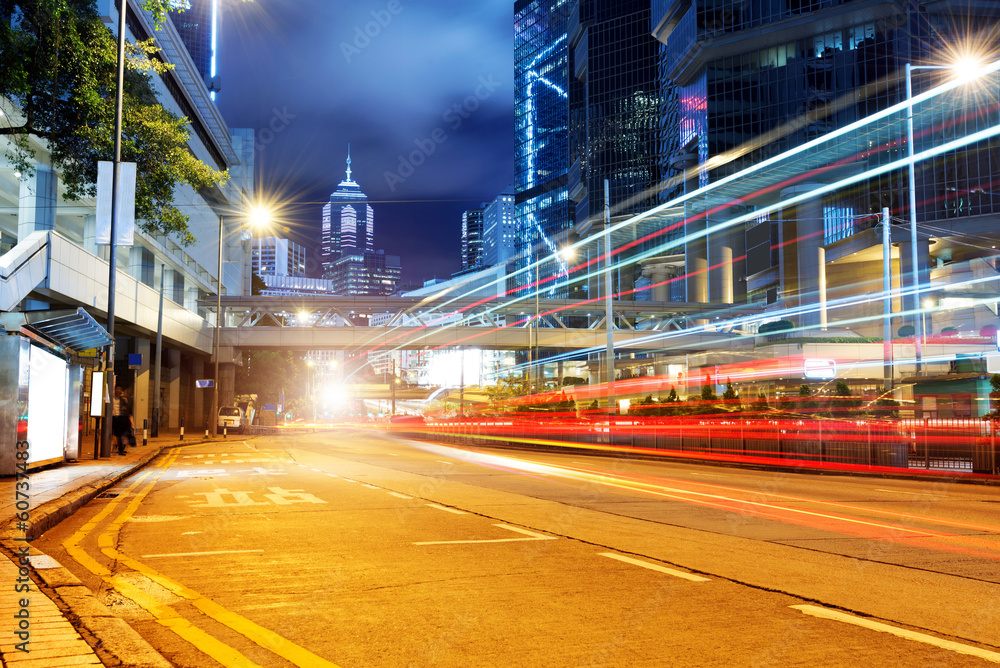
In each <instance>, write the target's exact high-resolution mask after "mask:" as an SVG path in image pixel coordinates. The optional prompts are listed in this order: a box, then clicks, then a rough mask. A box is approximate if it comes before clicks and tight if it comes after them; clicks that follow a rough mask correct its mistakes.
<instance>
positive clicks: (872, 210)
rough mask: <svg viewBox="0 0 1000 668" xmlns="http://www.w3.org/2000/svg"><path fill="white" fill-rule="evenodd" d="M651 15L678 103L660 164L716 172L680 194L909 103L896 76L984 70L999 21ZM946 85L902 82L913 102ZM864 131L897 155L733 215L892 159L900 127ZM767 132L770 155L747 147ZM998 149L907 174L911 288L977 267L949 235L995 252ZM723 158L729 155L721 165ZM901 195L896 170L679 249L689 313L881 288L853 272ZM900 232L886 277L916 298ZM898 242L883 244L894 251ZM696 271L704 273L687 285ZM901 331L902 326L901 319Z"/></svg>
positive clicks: (919, 79)
mask: <svg viewBox="0 0 1000 668" xmlns="http://www.w3.org/2000/svg"><path fill="white" fill-rule="evenodd" d="M652 6H653V15H652V17H651V24H650V27H651V29H652V33H653V35H654V36H655V37H656V38H657V40H658V41H659V42H660V47H659V48H660V62H659V65H660V77H661V81H660V83H661V86H662V89H663V90H664V91H665V94H664V96H665V98H667V97H671V98H672V99H673V100H675V107H674V108H673V110H672V111H671V113H672V114H673V115H674V122H673V123H671V124H670V125H669V126H664V130H665V133H666V134H665V136H664V137H663V145H665V146H670V147H671V150H672V151H673V155H671V156H668V157H667V159H668V161H672V164H673V165H674V166H676V167H697V166H699V165H707V164H709V161H713V167H712V168H711V169H705V170H697V171H695V172H693V173H694V174H695V175H694V176H693V178H690V179H689V180H688V181H687V183H686V186H685V187H686V189H687V190H688V191H690V190H692V189H694V188H697V187H699V186H704V185H707V184H709V183H712V182H714V181H717V180H719V179H721V178H723V177H726V176H728V175H731V174H733V173H736V172H738V171H740V170H743V169H746V168H748V167H750V166H753V165H756V164H759V163H760V162H762V161H763V160H765V159H767V158H769V157H771V156H773V155H777V154H779V153H781V152H783V151H787V150H789V149H792V148H794V147H797V146H801V145H803V144H805V143H806V142H808V141H810V140H813V139H816V138H818V137H822V136H824V135H826V134H827V133H830V132H832V131H834V130H836V129H838V128H843V127H845V126H847V125H848V124H850V123H852V122H854V121H857V120H860V119H863V118H865V117H867V116H870V115H871V114H873V113H875V112H878V111H881V110H883V109H886V108H888V107H889V106H891V105H895V104H898V103H901V102H903V101H905V99H906V88H905V74H904V72H905V66H906V64H907V63H911V64H914V65H921V66H923V65H937V66H941V65H946V64H947V63H948V62H949V61H950V60H953V59H954V53H955V50H956V48H960V46H961V45H970V47H971V48H972V50H979V51H981V52H983V53H981V54H980V55H983V56H985V57H987V58H990V57H993V58H995V57H996V43H997V32H996V31H997V25H998V13H1000V6H998V4H997V3H982V2H967V1H965V0H954V1H947V0H945V1H939V2H928V1H923V0H919V1H914V2H908V3H893V2H881V3H879V2H868V1H866V0H763V1H759V2H757V1H755V2H746V1H744V0H693V1H688V0H673V1H671V0H656V1H654V2H653V3H652ZM977 45H978V46H977ZM946 76H948V75H947V74H946V73H944V72H940V71H938V72H933V71H925V70H924V71H914V76H913V93H914V94H915V95H916V94H919V93H920V92H921V91H922V90H926V89H928V88H930V87H932V86H934V85H936V84H938V83H940V82H941V81H942V78H943V77H946ZM662 117H663V118H666V114H664V115H662ZM985 122H986V121H985V120H984V119H980V118H955V119H941V120H940V121H936V122H935V124H934V125H935V126H936V127H934V128H928V131H927V132H922V133H918V134H917V135H916V136H915V141H914V145H913V150H914V152H916V153H919V152H920V151H921V150H925V149H927V148H929V147H931V146H934V145H936V144H939V143H941V142H942V141H944V140H946V139H947V138H949V137H953V136H955V134H956V133H958V132H962V133H966V132H973V131H975V130H977V129H980V128H982V127H984V125H983V123H985ZM869 132H870V137H869V142H868V143H869V145H871V146H881V145H889V146H896V147H898V148H895V149H894V150H880V151H877V152H873V153H872V154H871V155H868V156H864V157H862V158H859V159H858V160H857V161H856V162H854V163H853V164H852V165H844V166H843V167H842V168H840V169H839V170H829V171H828V173H826V174H821V175H815V176H813V177H811V178H810V180H809V181H808V182H802V183H797V184H795V185H791V186H789V187H788V188H785V189H782V190H776V191H774V192H771V193H767V194H765V195H761V196H758V197H756V198H754V199H752V200H748V201H747V202H745V203H743V204H741V207H740V208H741V212H743V213H746V212H752V211H753V210H754V209H755V208H758V207H760V206H762V205H766V204H773V203H775V202H780V201H782V200H784V199H787V198H789V197H791V196H794V195H801V194H803V193H805V192H808V191H809V190H811V189H815V188H817V187H819V186H822V185H824V184H826V183H831V182H833V181H836V180H839V179H841V178H843V176H844V175H845V173H846V172H848V171H850V169H857V170H860V169H865V168H873V167H877V166H879V165H882V164H889V163H890V162H892V161H895V160H899V159H900V158H901V157H904V152H905V150H906V148H905V142H904V141H899V134H898V128H889V127H885V128H884V129H882V130H878V129H877V130H874V131H869ZM768 133H771V136H770V137H769V138H768V140H767V141H766V142H757V140H758V139H759V138H761V137H762V136H765V135H767V134H768ZM671 134H672V136H670V135H671ZM998 150H1000V143H998V142H997V140H996V139H994V140H992V141H985V142H981V143H978V144H973V145H971V146H969V147H968V148H965V149H962V150H960V151H957V152H951V153H946V154H943V155H942V156H940V157H938V158H936V159H934V160H933V161H929V162H926V163H922V164H921V165H920V166H919V168H918V169H917V170H916V187H915V191H914V195H915V201H916V209H915V211H916V219H917V223H918V225H919V227H920V229H921V232H920V233H919V234H918V239H917V242H916V244H917V256H918V267H917V273H918V275H919V276H920V284H921V285H924V286H926V285H928V284H929V281H932V280H936V281H944V282H947V281H948V280H950V278H949V277H950V274H949V272H950V271H951V270H950V269H948V268H947V267H948V266H950V265H951V266H953V265H955V263H956V261H957V260H958V259H959V258H962V259H963V260H969V258H972V257H973V256H976V255H981V254H982V249H980V250H975V249H973V248H971V247H968V245H967V244H962V243H961V242H958V241H957V238H958V236H959V235H960V234H963V235H968V234H976V235H987V236H984V237H982V239H981V243H980V245H981V246H983V247H984V248H986V247H988V246H989V245H992V241H990V242H989V243H985V245H984V242H985V240H986V239H987V238H995V237H996V229H997V228H996V214H997V212H998V211H1000V197H997V196H996V195H995V194H993V193H994V192H995V190H996V189H995V188H992V186H991V184H993V183H995V179H996V177H995V175H996V174H997V170H998V167H1000V158H998V155H1000V153H998ZM727 154H728V155H729V156H731V157H730V158H728V159H725V160H720V159H719V158H720V157H721V156H724V155H727ZM909 197H910V193H909V190H908V170H906V169H902V170H896V171H891V172H887V173H885V174H883V175H881V176H878V177H872V178H869V179H866V180H864V181H861V182H859V183H858V184H856V185H855V186H854V187H853V188H852V189H851V190H849V191H845V190H843V189H841V190H838V191H837V192H835V193H831V194H827V195H822V196H817V197H815V198H814V199H812V200H807V201H805V202H800V203H799V204H798V205H796V206H790V207H788V208H786V209H784V210H782V211H781V212H780V213H776V214H771V215H769V216H763V215H762V216H761V217H759V218H758V219H756V220H753V221H752V222H750V223H747V224H746V226H739V227H738V229H730V230H727V231H724V232H721V233H719V234H712V235H710V236H709V237H708V238H707V243H706V240H705V239H702V240H701V241H696V242H693V243H690V244H688V245H687V246H686V247H685V248H684V249H682V250H683V254H684V264H685V267H686V268H687V274H688V278H687V280H686V297H687V300H688V301H696V302H698V301H705V302H736V303H738V302H745V301H749V302H757V303H761V304H775V305H776V307H780V306H784V307H795V306H797V305H808V304H810V303H811V302H810V301H809V300H811V299H819V303H821V304H825V299H826V294H827V293H828V292H830V293H832V294H836V291H837V290H841V291H843V290H844V289H847V286H849V285H851V284H852V283H853V282H854V281H856V280H858V277H859V276H863V275H866V274H870V273H872V272H873V271H876V272H877V273H876V274H875V276H876V277H878V276H880V272H881V270H880V269H875V268H874V267H872V266H869V265H871V264H872V263H871V262H868V264H865V262H866V261H867V257H868V256H866V254H865V253H862V251H865V250H867V249H870V248H872V247H874V246H876V245H877V244H878V239H877V236H876V235H875V234H874V233H873V232H872V231H871V230H872V228H873V227H874V226H875V225H876V224H877V223H878V222H879V217H880V215H881V212H882V208H883V207H888V208H889V209H890V212H891V215H892V216H894V217H895V218H896V219H897V221H900V222H904V223H905V222H906V221H907V220H908V219H909V215H910V206H909ZM726 215H729V212H720V215H719V216H712V217H710V218H709V220H708V223H709V224H712V223H714V222H717V221H719V220H724V219H725V216H726ZM705 224H706V221H705V220H704V219H699V220H694V221H691V222H690V223H689V224H688V227H687V228H686V229H685V231H686V232H689V233H690V232H697V231H699V230H701V229H704V226H705ZM904 230H905V231H904ZM899 231H900V233H901V234H900V237H901V240H902V241H904V246H903V249H904V250H905V252H900V254H899V261H898V265H897V268H896V269H894V270H893V271H894V273H895V272H898V273H899V274H900V275H902V276H904V277H907V281H906V282H907V283H909V284H912V279H911V278H910V277H911V276H913V274H914V273H915V272H914V271H913V266H912V260H911V258H912V254H911V252H910V249H911V248H912V247H911V246H909V244H910V236H909V232H908V229H907V228H905V227H904V228H903V229H900V230H899ZM896 235H897V233H896V232H895V231H893V241H894V242H895V241H896ZM792 242H795V243H794V246H790V245H789V244H791V243H792ZM791 248H794V252H793V251H791V250H789V249H791ZM793 256H794V257H793ZM744 257H745V260H744V259H742V258H744ZM879 257H881V256H880V255H879ZM697 267H706V268H707V270H706V271H703V272H697V273H696V274H695V273H693V272H691V268H697ZM957 270H958V269H955V271H957ZM801 295H805V297H802V296H801ZM810 295H812V296H810ZM816 295H818V296H816ZM902 299H903V310H904V311H912V310H913V309H914V308H915V306H916V304H915V302H914V301H913V298H912V296H909V295H904V296H903V298H902ZM881 308H882V306H881V305H880V304H879V303H876V301H874V300H873V301H872V303H871V304H868V305H867V306H858V309H859V311H865V309H867V310H868V311H869V312H870V313H869V315H877V314H878V313H879V312H880V310H881ZM984 310H985V309H984ZM859 315H861V316H863V315H865V314H864V313H860V312H859ZM825 318H826V311H825V306H823V307H821V308H814V309H809V311H808V312H807V313H803V314H802V315H800V316H798V317H797V318H796V320H797V324H799V325H801V326H806V327H814V326H816V327H818V326H825ZM908 319H910V322H911V324H912V323H913V320H912V316H911V317H909V318H908ZM873 322H875V323H877V319H876V321H873ZM917 324H919V323H917ZM870 328H871V330H872V331H871V332H870V333H872V334H876V333H877V334H881V331H878V332H876V331H874V330H875V329H877V328H880V325H878V324H872V325H870Z"/></svg>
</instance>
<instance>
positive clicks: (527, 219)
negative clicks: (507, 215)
mask: <svg viewBox="0 0 1000 668" xmlns="http://www.w3.org/2000/svg"><path fill="white" fill-rule="evenodd" d="M569 10H570V2H569V0H552V1H551V2H542V0H517V1H516V2H515V3H514V128H515V137H514V190H515V195H514V200H515V220H516V227H517V241H518V248H517V252H518V266H520V267H523V266H526V265H527V263H528V262H529V258H531V257H540V256H545V255H549V254H551V253H553V252H555V251H557V250H558V248H559V246H560V245H561V244H562V243H565V238H566V236H567V235H568V233H569V229H570V227H571V225H572V220H571V215H570V208H569V199H568V197H567V188H566V183H567V179H566V172H567V168H568V166H569V164H568V157H569V137H568V134H567V123H568V119H569V94H568V92H567V88H568V63H569V44H568V40H567V34H566V27H567V20H568V18H569ZM560 239H562V240H563V241H560ZM520 282H521V284H524V283H525V282H526V281H525V280H522V281H520Z"/></svg>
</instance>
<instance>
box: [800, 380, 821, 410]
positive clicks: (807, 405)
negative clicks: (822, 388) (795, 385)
mask: <svg viewBox="0 0 1000 668" xmlns="http://www.w3.org/2000/svg"><path fill="white" fill-rule="evenodd" d="M812 395H813V393H812V390H811V389H810V388H809V386H808V385H801V386H799V396H800V397H803V398H805V397H812ZM818 405H819V404H817V403H816V402H815V401H813V400H812V399H807V400H804V401H799V405H798V409H799V410H800V411H805V412H814V411H815V410H816V407H817V406H818Z"/></svg>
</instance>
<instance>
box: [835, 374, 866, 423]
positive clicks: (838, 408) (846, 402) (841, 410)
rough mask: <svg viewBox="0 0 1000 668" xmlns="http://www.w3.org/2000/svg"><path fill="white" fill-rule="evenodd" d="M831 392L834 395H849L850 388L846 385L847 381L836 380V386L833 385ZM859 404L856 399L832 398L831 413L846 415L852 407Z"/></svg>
mask: <svg viewBox="0 0 1000 668" xmlns="http://www.w3.org/2000/svg"><path fill="white" fill-rule="evenodd" d="M833 394H834V396H836V397H850V396H852V395H851V388H850V387H848V385H847V383H845V382H844V381H842V380H838V381H837V384H836V386H835V387H834V390H833ZM860 405H861V402H860V400H858V399H834V400H833V414H834V415H835V416H837V415H839V416H844V417H846V416H847V415H848V413H849V412H850V410H851V409H852V408H857V407H858V406H860Z"/></svg>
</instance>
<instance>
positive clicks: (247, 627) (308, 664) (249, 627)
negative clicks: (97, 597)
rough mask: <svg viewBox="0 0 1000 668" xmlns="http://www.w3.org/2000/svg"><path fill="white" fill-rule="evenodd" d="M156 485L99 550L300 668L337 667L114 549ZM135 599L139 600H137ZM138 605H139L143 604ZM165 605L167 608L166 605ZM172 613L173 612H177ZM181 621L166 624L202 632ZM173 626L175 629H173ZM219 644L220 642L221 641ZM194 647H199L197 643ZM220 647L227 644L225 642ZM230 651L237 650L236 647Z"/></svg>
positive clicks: (129, 510) (104, 538)
mask: <svg viewBox="0 0 1000 668" xmlns="http://www.w3.org/2000/svg"><path fill="white" fill-rule="evenodd" d="M173 459H176V454H175V455H174V457H173ZM170 463H172V460H169V461H168V462H167V463H166V467H164V470H166V468H167V467H169V465H170ZM155 484H156V481H155V480H154V481H152V482H150V484H148V485H146V487H145V488H143V490H142V491H141V492H140V493H138V494H136V496H135V498H133V499H132V501H131V502H130V503H129V504H128V505H127V506H126V508H125V510H123V511H122V513H121V514H120V515H119V516H118V517H117V518H116V519H115V521H114V522H113V523H112V524H111V525H110V526H109V527H108V528H107V529H106V530H105V531H104V532H103V533H102V534H101V535H100V537H99V538H98V545H99V546H100V548H101V551H102V552H103V553H104V555H105V556H107V557H109V558H110V559H112V560H115V561H118V562H120V563H122V564H125V565H126V566H128V567H129V568H131V569H133V570H135V571H138V572H139V573H142V574H143V575H145V576H146V577H148V578H150V579H151V580H153V581H154V582H156V583H158V584H160V585H162V586H163V587H165V588H166V589H168V590H170V591H172V592H173V593H175V594H177V595H178V596H181V597H183V598H186V599H188V600H189V601H191V603H192V605H194V606H195V607H196V608H198V609H199V610H201V611H202V612H203V613H205V614H206V615H208V616H209V617H211V618H212V619H214V620H216V621H217V622H220V623H222V624H225V625H226V626H228V627H229V628H231V629H232V630H234V631H236V632H237V633H239V634H241V635H243V636H245V637H246V638H248V639H249V640H251V641H252V642H254V643H256V644H257V645H260V646H261V647H263V648H265V649H268V650H270V651H272V652H274V653H275V654H278V655H279V656H281V657H282V658H284V659H287V660H288V661H291V662H292V663H294V664H295V665H297V666H300V667H301V668H312V667H315V668H339V667H338V666H337V665H336V664H335V663H332V662H330V661H327V660H326V659H324V658H322V657H320V656H317V655H316V654H313V653H312V652H310V651H309V650H307V649H306V648H304V647H301V646H299V645H296V644H295V643H293V642H292V641H290V640H288V639H287V638H284V637H282V636H280V635H278V634H277V633H275V632H274V631H271V630H269V629H266V628H264V627H262V626H260V625H258V624H256V623H254V622H252V621H250V620H249V619H247V618H245V617H243V616H241V615H239V614H237V613H235V612H231V611H229V610H227V609H226V608H224V607H222V606H221V605H219V604H218V603H215V602H214V601H211V600H209V599H207V598H205V597H204V596H202V595H201V594H199V593H198V592H196V591H194V590H193V589H189V588H187V587H185V586H184V585H182V584H180V583H178V582H175V581H173V580H171V579H170V578H168V577H166V576H164V575H161V574H160V573H158V572H156V571H155V570H153V569H152V568H150V567H149V566H147V565H145V564H143V563H142V562H139V561H136V560H135V559H133V558H131V557H129V556H128V555H125V554H122V553H121V552H119V551H118V550H116V549H115V548H114V544H115V542H116V541H115V534H116V533H117V532H118V531H119V530H120V529H121V526H122V525H123V524H124V523H125V522H127V521H128V519H129V517H131V515H132V513H134V512H135V511H136V510H137V509H138V507H139V505H140V504H141V503H142V500H143V499H144V498H145V496H146V495H147V494H148V493H149V491H150V490H151V489H152V487H153V486H154V485H155ZM112 579H113V578H112ZM115 587H116V588H117V585H115ZM131 589H132V590H135V588H134V587H132V588H131ZM119 591H121V592H122V593H123V594H125V592H124V591H122V590H121V589H119ZM135 591H139V590H135ZM125 595H126V596H128V597H129V598H132V596H131V595H130V594H125ZM133 600H135V599H133ZM136 602H137V603H139V601H136ZM147 603H149V604H150V605H153V602H151V601H150V600H147ZM139 604H140V605H142V603H139ZM155 604H156V605H157V606H159V607H161V608H162V607H164V606H163V604H161V603H159V602H155ZM143 607H145V606H143ZM166 607H168V608H169V606H166ZM151 612H152V611H151ZM171 612H173V609H172V608H171ZM154 614H155V613H154ZM174 614H175V615H176V614H177V613H174ZM184 624H185V625H178V623H177V622H175V623H174V625H173V626H169V625H168V628H170V629H171V630H173V631H175V632H177V633H178V635H181V634H180V632H178V630H177V629H182V630H185V632H188V631H187V630H186V629H187V628H188V627H189V626H190V628H192V629H195V630H197V631H198V632H199V633H203V632H201V631H200V630H198V629H197V627H194V626H192V625H191V624H190V622H187V620H184ZM175 626H176V627H177V628H175ZM182 637H183V636H182ZM216 642H218V641H216ZM219 644H220V645H222V643H219ZM195 646H196V647H200V646H199V645H197V644H196V645H195ZM222 646H223V647H228V646H226V645H222ZM229 649H232V648H229ZM232 651H233V652H236V650H232ZM240 656H242V655H240ZM233 665H243V664H233Z"/></svg>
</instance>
